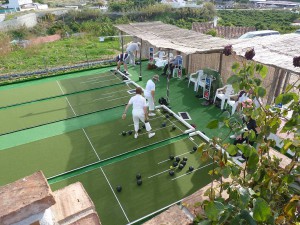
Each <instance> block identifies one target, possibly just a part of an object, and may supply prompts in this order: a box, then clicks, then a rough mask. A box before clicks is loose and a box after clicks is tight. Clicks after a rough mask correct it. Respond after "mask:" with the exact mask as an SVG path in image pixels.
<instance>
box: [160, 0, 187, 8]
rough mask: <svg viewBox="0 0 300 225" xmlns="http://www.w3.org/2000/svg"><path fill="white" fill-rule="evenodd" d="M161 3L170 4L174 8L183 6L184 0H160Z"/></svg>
mask: <svg viewBox="0 0 300 225" xmlns="http://www.w3.org/2000/svg"><path fill="white" fill-rule="evenodd" d="M161 3H162V4H168V5H171V6H172V7H174V8H180V7H185V5H186V4H185V3H186V2H185V1H184V0H162V1H161Z"/></svg>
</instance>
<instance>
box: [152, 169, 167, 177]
mask: <svg viewBox="0 0 300 225" xmlns="http://www.w3.org/2000/svg"><path fill="white" fill-rule="evenodd" d="M167 171H169V170H164V171H162V172H159V173H156V174H154V175H151V176H149V177H148V178H152V177H156V176H158V175H160V174H162V173H165V172H167Z"/></svg>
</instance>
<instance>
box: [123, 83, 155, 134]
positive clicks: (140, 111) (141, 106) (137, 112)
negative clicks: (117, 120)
mask: <svg viewBox="0 0 300 225" xmlns="http://www.w3.org/2000/svg"><path fill="white" fill-rule="evenodd" d="M135 92H136V95H135V96H133V97H131V98H130V100H129V102H128V104H127V105H126V107H125V110H124V113H123V115H122V119H123V120H125V119H126V113H127V110H128V108H129V106H131V105H132V119H133V124H134V131H135V134H134V138H137V137H138V135H139V134H138V131H139V121H142V122H143V123H144V124H145V128H146V131H147V132H148V137H149V138H152V137H153V136H154V135H155V133H151V129H152V128H151V126H150V123H149V122H146V121H147V120H148V111H147V104H146V99H145V98H144V97H143V96H142V93H143V90H142V88H140V87H137V88H136V90H135Z"/></svg>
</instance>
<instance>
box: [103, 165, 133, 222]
mask: <svg viewBox="0 0 300 225" xmlns="http://www.w3.org/2000/svg"><path fill="white" fill-rule="evenodd" d="M100 169H101V171H102V173H103V175H104V177H105V179H106V181H107V183H108V185H109V187H110V189H111V191H112V193H113V194H114V196H115V198H116V200H117V202H118V204H119V206H120V207H121V210H122V211H123V213H124V215H125V217H126V219H127V221H128V222H130V220H129V219H128V217H127V215H126V213H125V211H124V209H123V207H122V205H121V202H120V201H119V199H118V197H117V195H116V193H115V192H114V189H113V187H112V186H111V184H110V182H109V180H108V179H107V177H106V174H105V173H104V171H103V169H102V168H100Z"/></svg>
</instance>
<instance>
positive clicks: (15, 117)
mask: <svg viewBox="0 0 300 225" xmlns="http://www.w3.org/2000/svg"><path fill="white" fill-rule="evenodd" d="M134 88H135V86H134V85H132V84H129V85H127V84H125V83H122V84H119V85H117V86H110V87H105V88H103V89H96V90H90V91H87V92H81V93H76V94H71V95H68V96H62V97H57V98H53V99H49V100H44V101H39V102H32V103H29V104H25V105H20V106H13V107H9V108H2V109H0V117H2V118H6V119H5V120H3V122H2V125H1V127H0V134H6V133H10V132H15V131H18V130H22V129H26V128H30V127H35V126H40V125H43V124H47V123H52V122H55V121H60V120H64V119H68V118H72V117H76V116H80V115H84V114H88V113H92V112H97V111H101V110H105V109H109V108H114V107H117V106H122V105H125V104H126V103H127V102H128V100H129V98H130V97H131V95H130V94H129V93H128V92H127V91H128V90H131V89H134Z"/></svg>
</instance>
